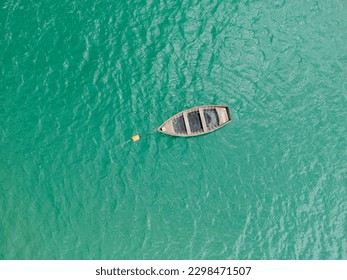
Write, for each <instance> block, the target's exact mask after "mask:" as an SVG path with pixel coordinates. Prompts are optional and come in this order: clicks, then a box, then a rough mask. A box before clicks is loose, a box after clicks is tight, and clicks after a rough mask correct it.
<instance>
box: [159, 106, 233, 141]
mask: <svg viewBox="0 0 347 280" xmlns="http://www.w3.org/2000/svg"><path fill="white" fill-rule="evenodd" d="M230 121H231V117H230V111H229V108H228V107H227V106H223V105H205V106H198V107H194V108H191V109H188V110H184V111H182V112H180V113H177V114H176V115H174V116H172V117H171V118H169V119H168V120H167V121H166V122H164V123H163V124H162V125H161V126H160V127H159V128H158V131H159V132H162V133H165V134H169V135H172V136H180V137H191V136H198V135H203V134H206V133H210V132H212V131H215V130H216V129H218V128H221V127H222V126H224V125H226V124H227V123H229V122H230Z"/></svg>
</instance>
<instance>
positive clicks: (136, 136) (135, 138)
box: [131, 134, 140, 142]
mask: <svg viewBox="0 0 347 280" xmlns="http://www.w3.org/2000/svg"><path fill="white" fill-rule="evenodd" d="M131 140H133V142H135V141H138V140H140V135H138V134H137V135H134V136H133V137H131Z"/></svg>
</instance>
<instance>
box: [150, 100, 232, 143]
mask: <svg viewBox="0 0 347 280" xmlns="http://www.w3.org/2000/svg"><path fill="white" fill-rule="evenodd" d="M200 108H202V109H215V108H224V109H226V111H227V114H228V118H229V120H228V121H226V122H225V123H223V124H221V125H218V126H216V127H214V128H213V129H211V130H209V131H206V132H205V131H204V132H202V133H201V132H198V133H191V134H178V133H171V132H166V131H162V130H161V128H162V127H163V126H165V124H166V123H168V122H170V121H172V120H174V119H175V118H178V117H179V116H180V115H183V113H184V112H186V113H190V112H195V111H199V109H200ZM230 122H231V116H230V110H229V107H228V106H226V105H201V106H196V107H193V108H189V109H186V110H183V111H180V112H178V113H177V114H175V115H173V116H172V117H170V118H169V119H167V120H166V121H165V122H164V123H163V124H162V125H160V126H159V127H158V128H157V131H159V132H160V133H163V134H167V135H171V136H175V137H194V136H201V135H204V134H208V133H210V132H213V131H215V130H217V129H219V128H221V127H223V126H225V125H226V124H228V123H230Z"/></svg>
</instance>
